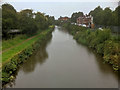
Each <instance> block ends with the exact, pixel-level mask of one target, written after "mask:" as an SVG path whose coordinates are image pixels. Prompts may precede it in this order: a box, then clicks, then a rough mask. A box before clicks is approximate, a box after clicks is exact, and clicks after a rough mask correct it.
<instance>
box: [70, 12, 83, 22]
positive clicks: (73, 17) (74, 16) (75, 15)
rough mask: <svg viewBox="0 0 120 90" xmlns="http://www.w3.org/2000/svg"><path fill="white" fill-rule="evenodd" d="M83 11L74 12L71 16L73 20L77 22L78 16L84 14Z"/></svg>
mask: <svg viewBox="0 0 120 90" xmlns="http://www.w3.org/2000/svg"><path fill="white" fill-rule="evenodd" d="M83 15H84V14H83V12H76V13H73V14H72V16H71V22H74V23H76V22H77V18H78V17H80V16H83Z"/></svg>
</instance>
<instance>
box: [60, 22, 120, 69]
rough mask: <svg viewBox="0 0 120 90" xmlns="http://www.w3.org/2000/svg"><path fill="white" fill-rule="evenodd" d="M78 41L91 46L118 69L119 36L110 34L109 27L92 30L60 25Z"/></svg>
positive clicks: (119, 60)
mask: <svg viewBox="0 0 120 90" xmlns="http://www.w3.org/2000/svg"><path fill="white" fill-rule="evenodd" d="M62 26H63V27H65V28H66V29H67V30H68V31H69V32H70V34H72V35H73V36H74V39H76V41H77V42H78V43H81V44H84V45H86V46H88V47H89V48H92V50H94V51H95V52H96V53H97V54H99V55H101V56H102V57H103V60H104V62H106V63H108V64H110V65H111V66H112V67H113V69H114V70H115V71H118V70H119V69H120V67H119V66H120V64H119V63H120V37H118V36H115V35H112V33H111V31H110V30H109V29H103V30H92V29H89V28H85V27H80V26H77V25H71V24H68V23H65V24H63V25H62Z"/></svg>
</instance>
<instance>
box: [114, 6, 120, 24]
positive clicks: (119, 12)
mask: <svg viewBox="0 0 120 90" xmlns="http://www.w3.org/2000/svg"><path fill="white" fill-rule="evenodd" d="M113 15H114V17H115V18H114V23H115V25H116V26H120V6H118V7H117V8H116V9H115V11H114V12H113Z"/></svg>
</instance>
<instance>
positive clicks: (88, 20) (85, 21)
mask: <svg viewBox="0 0 120 90" xmlns="http://www.w3.org/2000/svg"><path fill="white" fill-rule="evenodd" d="M77 24H78V25H79V26H82V25H86V27H91V25H92V24H93V17H92V16H91V15H84V16H80V17H78V18H77Z"/></svg>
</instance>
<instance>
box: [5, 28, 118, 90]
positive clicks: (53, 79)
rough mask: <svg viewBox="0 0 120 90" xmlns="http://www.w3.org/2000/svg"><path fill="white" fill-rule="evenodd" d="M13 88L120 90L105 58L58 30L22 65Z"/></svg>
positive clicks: (9, 85) (12, 85)
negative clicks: (115, 89)
mask: <svg viewBox="0 0 120 90" xmlns="http://www.w3.org/2000/svg"><path fill="white" fill-rule="evenodd" d="M7 87H12V88H117V87H118V76H117V74H116V73H115V72H114V71H113V70H112V68H111V67H110V66H109V65H108V64H104V63H103V62H102V59H101V57H99V56H97V55H95V53H93V52H92V51H91V50H89V49H88V48H87V47H86V46H83V45H80V44H78V43H77V42H76V41H75V40H74V39H73V36H72V35H70V34H69V33H68V32H67V31H65V30H63V29H62V28H60V27H57V26H56V27H55V30H54V31H53V33H52V38H51V39H50V40H48V41H47V42H46V43H44V44H43V45H42V46H41V48H39V50H38V51H37V53H35V54H34V55H33V56H31V57H30V59H29V60H28V61H27V62H25V63H24V64H23V65H21V66H20V68H19V70H18V72H17V75H16V79H15V80H14V81H13V82H12V83H11V84H8V85H7Z"/></svg>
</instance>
